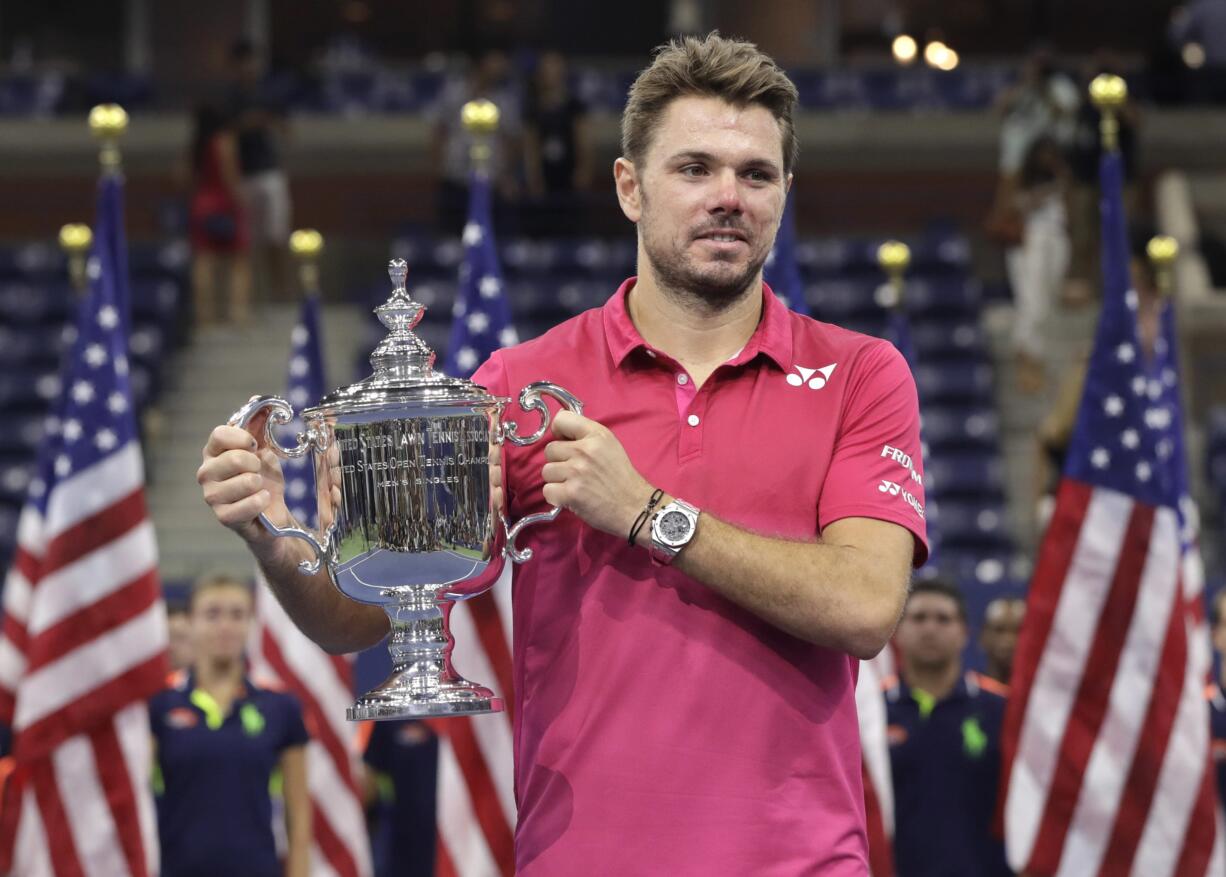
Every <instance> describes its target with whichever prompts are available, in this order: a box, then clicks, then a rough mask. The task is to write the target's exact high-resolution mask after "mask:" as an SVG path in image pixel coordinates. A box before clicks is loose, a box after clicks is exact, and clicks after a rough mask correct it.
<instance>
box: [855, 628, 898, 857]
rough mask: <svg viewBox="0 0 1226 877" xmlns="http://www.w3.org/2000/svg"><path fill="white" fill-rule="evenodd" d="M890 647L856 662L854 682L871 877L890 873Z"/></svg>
mask: <svg viewBox="0 0 1226 877" xmlns="http://www.w3.org/2000/svg"><path fill="white" fill-rule="evenodd" d="M892 649H893V645H892V644H889V645H887V646H886V647H885V648H884V649H882V650H881V653H880V654H879V655H877V657H875V658H873V659H872V660H871V661H861V662H860V675H859V676H858V677H857V679H856V713H857V715H858V716H859V720H860V752H861V759H862V765H863V777H864V811H865V819H866V823H867V826H866V827H867V831H868V852H869V868H870V871H871V872H872V875H873V877H893V874H894V856H893V849H892V846H893V843H894V780H893V778H892V777H891V775H890V741H889V739H888V737H887V733H886V731H887V720H886V712H885V695H884V694H883V691H884V689H885V685H886V680H887V679H890V678H891V677H893V676H894V673H895V666H894V653H893V651H892Z"/></svg>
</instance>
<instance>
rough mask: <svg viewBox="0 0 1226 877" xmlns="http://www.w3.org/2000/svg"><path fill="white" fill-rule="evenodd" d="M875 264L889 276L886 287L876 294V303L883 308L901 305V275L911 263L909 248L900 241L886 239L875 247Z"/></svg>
mask: <svg viewBox="0 0 1226 877" xmlns="http://www.w3.org/2000/svg"><path fill="white" fill-rule="evenodd" d="M877 264H878V265H880V266H881V270H882V271H884V272H885V273H886V275H887V276H888V277H889V278H890V283H889V286H888V287H884V288H883V289H882V290H881V294H879V295H878V302H877V303H878V304H880V305H881V306H882V307H885V308H896V307H900V306H901V305H902V291H903V275H904V274H906V273H907V268H908V266H910V264H911V248H910V247H908V246H907V245H906V244H904V243H903V242H902V241H886V242H885V243H884V244H882V245H881V246H879V247H878V248H877Z"/></svg>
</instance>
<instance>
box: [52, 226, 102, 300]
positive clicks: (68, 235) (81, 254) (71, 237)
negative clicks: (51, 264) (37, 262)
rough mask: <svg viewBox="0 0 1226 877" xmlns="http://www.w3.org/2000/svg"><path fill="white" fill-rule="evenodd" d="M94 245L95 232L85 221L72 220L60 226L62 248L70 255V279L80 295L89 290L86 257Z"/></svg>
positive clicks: (66, 254) (65, 253)
mask: <svg viewBox="0 0 1226 877" xmlns="http://www.w3.org/2000/svg"><path fill="white" fill-rule="evenodd" d="M93 245H94V233H93V232H92V231H91V230H90V227H89V226H88V225H86V224H85V223H83V222H70V223H68V224H67V225H65V226H62V227H61V228H60V249H61V250H63V251H64V255H65V256H67V257H68V279H69V280H70V281H71V282H72V288H73V289H74V290H76V293H77V295H78V296H83V295H85V293H86V292H88V291H89V275H88V274H87V273H86V270H85V259H86V256H87V255H88V254H89V248H90V247H92V246H93Z"/></svg>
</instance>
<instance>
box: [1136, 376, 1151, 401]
mask: <svg viewBox="0 0 1226 877" xmlns="http://www.w3.org/2000/svg"><path fill="white" fill-rule="evenodd" d="M1147 386H1148V382H1147V381H1146V380H1145V378H1143V377H1141V376H1140V375H1138V376H1137V377H1135V378H1133V379H1132V392H1134V393H1136V394H1137V395H1138V396H1144V395H1145V388H1146V387H1147Z"/></svg>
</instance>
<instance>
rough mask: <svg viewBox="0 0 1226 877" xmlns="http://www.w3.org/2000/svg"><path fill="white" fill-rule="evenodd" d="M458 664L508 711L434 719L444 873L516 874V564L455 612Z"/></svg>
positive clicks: (472, 876)
mask: <svg viewBox="0 0 1226 877" xmlns="http://www.w3.org/2000/svg"><path fill="white" fill-rule="evenodd" d="M451 632H452V635H453V636H454V637H455V641H456V647H455V652H454V653H453V655H452V659H453V661H454V663H455V666H456V670H457V671H458V672H459V673H460V674H461V675H462V676H464V677H465V678H466V679H470V680H472V681H474V682H478V683H480V684H482V685H487V686H490V687H491V688H493V689H494V690H495V691H496V692H497V693H498V694H499V695H500V696H501V697H502V698H503V699H504V700H505V701H506V704H507V711H506V712H503V713H497V714H495V715H490V716H478V717H476V718H471V719H469V718H453V719H438V720H432V721H431V723H430V725H431V727H432V728H433V729H434V731H435V733H436V734H437V735H438V738H439V756H438V764H439V767H438V808H437V810H438V816H437V819H438V867H437V869H436V871H437V873H438V874H439V875H440V877H452V875H454V877H511V875H513V874H514V873H515V839H514V838H515V814H516V808H515V769H514V745H513V744H514V740H513V737H512V732H511V729H512V718H513V716H512V709H513V704H514V692H513V690H512V684H513V677H512V673H511V570H510V565H509V564H508V566H507V569H506V571H505V572H504V573H503V575H502V577H501V578H500V579H499V580H498V584H496V585H495V586H494V588H493V590H491V591H489V592H488V593H485V594H482V595H481V596H479V597H476V598H474V599H472V600H468V601H465V602H464V603H461V604H460V605H458V606H457V607H456V608H455V611H453V612H452V613H451Z"/></svg>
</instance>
